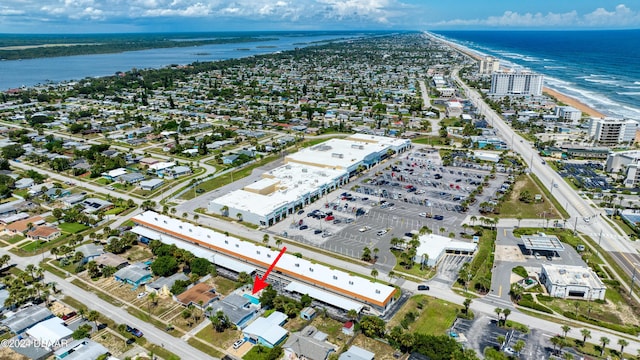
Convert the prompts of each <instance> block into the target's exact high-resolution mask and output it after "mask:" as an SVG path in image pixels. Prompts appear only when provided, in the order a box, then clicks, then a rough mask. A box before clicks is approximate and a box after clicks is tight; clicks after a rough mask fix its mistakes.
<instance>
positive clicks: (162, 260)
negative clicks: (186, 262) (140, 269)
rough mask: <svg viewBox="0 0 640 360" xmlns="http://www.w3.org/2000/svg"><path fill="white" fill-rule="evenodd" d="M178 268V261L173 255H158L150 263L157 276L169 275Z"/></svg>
mask: <svg viewBox="0 0 640 360" xmlns="http://www.w3.org/2000/svg"><path fill="white" fill-rule="evenodd" d="M176 270H178V261H177V260H176V259H175V258H174V257H173V256H159V257H158V258H157V259H156V260H155V261H154V262H153V263H152V264H151V271H153V274H154V275H157V276H169V275H173V274H175V272H176Z"/></svg>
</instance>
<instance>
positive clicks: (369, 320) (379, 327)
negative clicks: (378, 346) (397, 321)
mask: <svg viewBox="0 0 640 360" xmlns="http://www.w3.org/2000/svg"><path fill="white" fill-rule="evenodd" d="M385 327H386V323H385V322H384V320H382V319H380V318H379V317H377V316H363V317H362V319H361V320H360V330H362V333H363V334H364V335H365V336H367V337H370V338H381V337H383V336H384V331H385Z"/></svg>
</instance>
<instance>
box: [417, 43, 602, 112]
mask: <svg viewBox="0 0 640 360" xmlns="http://www.w3.org/2000/svg"><path fill="white" fill-rule="evenodd" d="M427 36H429V37H430V38H432V39H434V40H436V41H440V42H444V43H446V44H447V45H449V46H451V47H452V48H454V49H456V50H458V51H460V52H461V53H463V54H465V55H467V56H469V57H471V58H473V59H475V60H477V61H480V60H482V56H480V55H479V54H477V53H475V52H473V51H471V50H470V49H468V48H466V47H464V46H460V45H458V44H455V43H452V42H450V41H446V40H444V39H440V38H437V37H435V36H433V35H431V34H428V33H427ZM542 91H543V93H546V94H548V95H549V96H553V97H554V98H556V99H557V100H558V101H560V102H562V103H564V104H566V105H569V106H573V107H574V108H576V109H578V110H580V111H582V112H583V113H584V114H587V115H589V116H591V117H595V118H604V117H606V116H605V115H604V114H603V113H601V112H599V111H598V110H595V109H593V108H591V107H589V106H588V105H586V104H584V103H582V102H580V101H579V100H577V99H575V98H572V97H571V96H569V95H565V94H563V93H560V92H558V91H556V90H553V89H549V88H548V87H546V86H545V87H544V88H543V90H542Z"/></svg>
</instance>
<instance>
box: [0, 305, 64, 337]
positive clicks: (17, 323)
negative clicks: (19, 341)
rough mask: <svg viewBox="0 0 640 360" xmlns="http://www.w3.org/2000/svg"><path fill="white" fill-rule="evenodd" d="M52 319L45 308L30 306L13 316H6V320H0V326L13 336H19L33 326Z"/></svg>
mask: <svg viewBox="0 0 640 360" xmlns="http://www.w3.org/2000/svg"><path fill="white" fill-rule="evenodd" d="M52 317H54V315H53V313H52V312H51V311H49V309H47V308H46V307H42V306H37V305H32V306H29V307H27V308H24V309H21V310H20V311H18V312H16V313H14V314H13V315H8V317H7V318H6V319H2V320H0V324H2V325H4V326H6V327H7V328H9V330H11V331H12V332H13V333H14V334H16V335H20V334H22V333H23V332H25V330H27V329H29V328H31V327H32V326H34V325H35V324H37V323H39V322H41V321H44V320H47V319H51V318H52Z"/></svg>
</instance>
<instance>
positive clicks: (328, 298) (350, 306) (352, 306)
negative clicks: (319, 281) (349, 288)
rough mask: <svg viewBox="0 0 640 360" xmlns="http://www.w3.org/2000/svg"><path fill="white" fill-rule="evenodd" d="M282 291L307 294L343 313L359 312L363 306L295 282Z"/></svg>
mask: <svg viewBox="0 0 640 360" xmlns="http://www.w3.org/2000/svg"><path fill="white" fill-rule="evenodd" d="M284 289H285V290H287V291H291V292H296V293H298V294H303V295H304V294H307V295H309V296H311V297H312V298H314V299H317V300H320V301H322V302H324V303H327V304H329V305H333V306H335V307H337V308H339V309H342V310H344V311H349V310H355V311H357V312H360V310H362V308H363V306H364V305H363V304H361V303H359V302H357V301H353V300H349V299H347V298H345V297H342V296H339V295H336V294H333V293H330V292H327V291H324V290H320V289H318V288H315V287H313V286H309V285H305V284H302V283H299V282H296V281H292V282H291V283H290V284H289V285H287V286H286V287H285V288H284Z"/></svg>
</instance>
